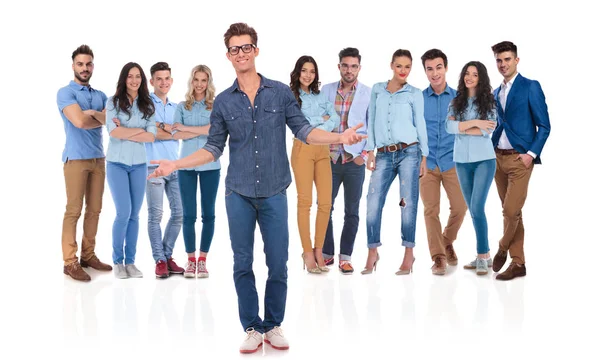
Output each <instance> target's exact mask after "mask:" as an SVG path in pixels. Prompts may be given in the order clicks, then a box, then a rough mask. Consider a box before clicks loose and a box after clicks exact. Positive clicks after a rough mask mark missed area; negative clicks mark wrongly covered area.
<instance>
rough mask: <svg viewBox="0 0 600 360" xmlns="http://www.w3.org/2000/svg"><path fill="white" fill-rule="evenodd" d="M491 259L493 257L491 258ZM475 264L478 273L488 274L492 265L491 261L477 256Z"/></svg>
mask: <svg viewBox="0 0 600 360" xmlns="http://www.w3.org/2000/svg"><path fill="white" fill-rule="evenodd" d="M490 260H491V259H490ZM475 261H476V264H475V266H476V267H477V268H476V269H475V274H477V275H487V273H488V267H490V265H489V262H488V261H487V260H486V259H481V258H477V259H476V260H475Z"/></svg>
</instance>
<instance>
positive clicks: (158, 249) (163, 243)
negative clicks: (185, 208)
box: [146, 167, 183, 262]
mask: <svg viewBox="0 0 600 360" xmlns="http://www.w3.org/2000/svg"><path fill="white" fill-rule="evenodd" d="M154 170H156V167H149V168H148V174H151V173H152V172H154ZM165 193H166V194H167V199H169V207H170V208H171V217H170V218H169V222H168V223H167V227H166V228H165V236H164V238H163V237H162V234H161V229H160V222H161V221H162V215H163V194H165ZM146 204H147V205H148V237H150V246H151V247H152V257H153V258H154V262H158V261H159V260H162V261H167V259H169V258H171V256H172V255H173V247H175V240H177V237H178V236H179V231H180V230H181V222H182V220H183V212H182V210H181V195H180V194H179V182H178V181H177V171H174V172H173V173H172V174H170V175H168V176H163V177H159V178H152V179H150V180H148V182H147V183H146Z"/></svg>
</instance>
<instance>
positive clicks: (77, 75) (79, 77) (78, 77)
mask: <svg viewBox="0 0 600 360" xmlns="http://www.w3.org/2000/svg"><path fill="white" fill-rule="evenodd" d="M73 73H74V74H75V77H76V78H77V80H79V81H80V82H81V83H82V84H88V83H89V82H90V79H91V78H92V74H91V73H90V76H88V78H87V80H86V79H83V78H82V77H81V76H79V74H78V73H77V72H76V71H74V72H73Z"/></svg>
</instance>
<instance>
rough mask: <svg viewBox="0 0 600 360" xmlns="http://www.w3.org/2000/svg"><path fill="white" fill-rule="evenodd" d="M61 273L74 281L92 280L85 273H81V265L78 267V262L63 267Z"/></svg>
mask: <svg viewBox="0 0 600 360" xmlns="http://www.w3.org/2000/svg"><path fill="white" fill-rule="evenodd" d="M63 272H64V273H65V274H66V275H69V276H70V277H72V278H73V279H74V280H78V281H90V280H92V278H91V277H90V276H89V275H88V274H87V273H86V272H85V271H83V268H82V267H81V265H79V263H78V262H74V263H71V264H69V265H65V266H64V268H63Z"/></svg>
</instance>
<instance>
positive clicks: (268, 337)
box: [265, 326, 290, 350]
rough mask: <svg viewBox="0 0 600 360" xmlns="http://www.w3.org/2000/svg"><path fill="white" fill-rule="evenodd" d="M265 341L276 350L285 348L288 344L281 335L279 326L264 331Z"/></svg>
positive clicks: (287, 347)
mask: <svg viewBox="0 0 600 360" xmlns="http://www.w3.org/2000/svg"><path fill="white" fill-rule="evenodd" d="M265 342H266V343H267V344H269V345H271V346H272V347H274V348H275V349H277V350H287V349H289V348H290V344H289V343H288V341H287V339H286V338H285V337H284V336H283V330H281V328H280V327H279V326H275V327H274V328H273V329H271V331H268V332H267V333H265Z"/></svg>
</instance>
